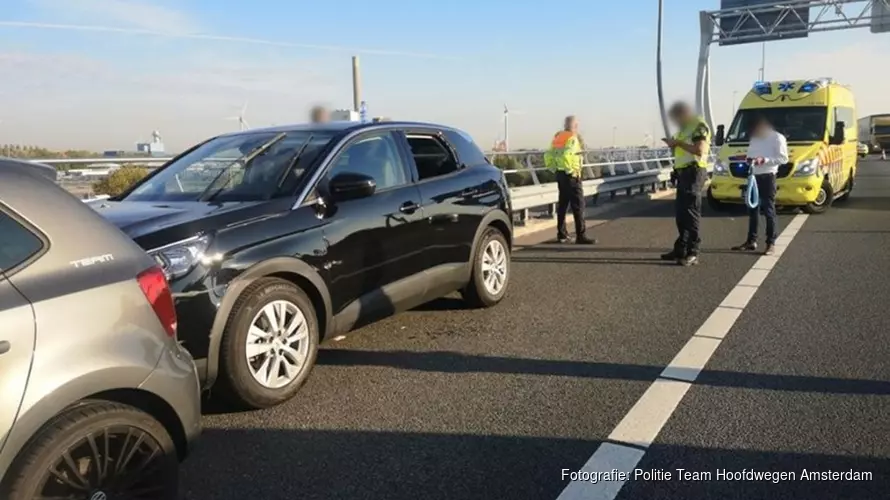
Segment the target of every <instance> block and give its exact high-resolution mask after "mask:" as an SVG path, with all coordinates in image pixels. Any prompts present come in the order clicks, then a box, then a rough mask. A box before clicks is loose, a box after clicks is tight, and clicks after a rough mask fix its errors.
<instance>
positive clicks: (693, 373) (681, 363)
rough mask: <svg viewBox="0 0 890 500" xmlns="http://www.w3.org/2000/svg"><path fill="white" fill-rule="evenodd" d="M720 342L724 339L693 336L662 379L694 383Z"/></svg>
mask: <svg viewBox="0 0 890 500" xmlns="http://www.w3.org/2000/svg"><path fill="white" fill-rule="evenodd" d="M739 312H741V311H739ZM720 342H723V339H715V338H713V337H696V336H693V337H692V338H691V339H689V342H686V345H685V346H683V348H682V349H680V352H678V353H677V355H676V356H674V359H673V361H671V362H670V364H668V365H667V368H665V369H664V371H663V372H661V377H663V378H672V379H678V380H687V381H689V382H694V381H695V379H696V378H697V377H698V374H699V373H700V372H701V370H702V368H704V367H705V364H706V363H707V362H708V360H709V359H711V356H712V355H713V354H714V351H716V350H717V346H719V345H720ZM678 403H679V401H678Z"/></svg>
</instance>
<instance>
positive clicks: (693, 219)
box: [674, 164, 708, 257]
mask: <svg viewBox="0 0 890 500" xmlns="http://www.w3.org/2000/svg"><path fill="white" fill-rule="evenodd" d="M707 178H708V172H707V170H706V169H704V168H700V167H698V166H696V165H694V164H693V165H689V166H687V167H686V168H681V169H679V170H677V200H676V202H675V207H676V218H677V232H678V233H679V235H678V237H677V241H675V242H674V254H676V255H678V256H680V257H683V256H687V255H689V256H691V255H698V252H699V246H700V245H701V237H700V236H699V227H700V225H701V203H702V195H701V192H702V189H703V188H704V185H705V180H706V179H707Z"/></svg>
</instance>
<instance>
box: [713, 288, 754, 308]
mask: <svg viewBox="0 0 890 500" xmlns="http://www.w3.org/2000/svg"><path fill="white" fill-rule="evenodd" d="M756 291H757V287H756V286H740V285H736V286H735V287H734V288H733V289H732V290H730V292H729V295H727V296H726V298H725V299H723V302H721V303H720V306H721V307H735V308H738V309H744V308H745V306H746V305H748V301H750V300H751V297H753V296H754V292H756Z"/></svg>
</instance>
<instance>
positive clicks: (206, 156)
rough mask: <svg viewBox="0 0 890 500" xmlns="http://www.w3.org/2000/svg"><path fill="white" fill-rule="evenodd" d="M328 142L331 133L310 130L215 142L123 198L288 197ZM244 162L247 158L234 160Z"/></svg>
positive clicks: (251, 134)
mask: <svg viewBox="0 0 890 500" xmlns="http://www.w3.org/2000/svg"><path fill="white" fill-rule="evenodd" d="M331 138H332V134H331V133H330V132H325V131H311V130H298V131H291V132H286V133H284V135H282V133H281V132H274V131H258V132H246V133H242V134H236V135H230V136H220V137H216V138H214V139H211V140H209V141H207V142H206V143H204V144H202V145H200V146H198V147H197V148H196V149H195V150H194V151H191V152H189V153H188V154H186V155H184V156H182V157H180V158H178V159H177V160H175V161H173V162H171V163H169V164H167V165H166V166H164V168H163V170H161V171H160V172H158V173H157V175H155V176H153V177H152V178H150V179H148V180H147V181H146V182H145V183H144V184H142V185H140V186H139V187H137V188H136V189H134V190H133V191H132V192H131V193H129V194H128V195H127V196H126V197H124V198H123V199H124V201H195V200H197V199H198V198H200V197H202V196H210V195H213V197H214V199H216V200H217V201H255V200H264V199H268V198H269V197H271V196H275V195H283V194H287V193H288V192H289V190H290V189H292V188H293V187H294V186H296V184H297V183H298V182H299V180H300V179H301V178H302V177H303V176H304V175H305V173H306V171H307V169H308V168H309V166H310V165H311V164H312V162H313V161H314V160H315V158H316V157H317V156H318V154H319V152H320V151H321V150H322V149H323V148H324V146H326V145H327V143H328V142H329V141H330V140H331ZM263 147H265V148H266V149H265V150H264V151H263V152H261V153H259V154H256V155H254V154H253V153H254V152H256V151H261V150H262V148H263ZM297 152H301V154H300V156H299V158H297V161H295V157H296V154H297ZM246 158H251V159H250V161H249V162H247V161H244V162H240V163H239V162H237V161H236V160H239V159H246ZM285 169H288V170H287V171H285Z"/></svg>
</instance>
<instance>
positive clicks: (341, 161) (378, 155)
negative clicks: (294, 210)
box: [328, 132, 408, 191]
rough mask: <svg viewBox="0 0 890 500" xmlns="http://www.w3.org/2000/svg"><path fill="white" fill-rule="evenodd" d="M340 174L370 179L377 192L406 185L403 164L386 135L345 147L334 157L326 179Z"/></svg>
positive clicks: (390, 137)
mask: <svg viewBox="0 0 890 500" xmlns="http://www.w3.org/2000/svg"><path fill="white" fill-rule="evenodd" d="M344 172H350V173H356V174H364V175H368V176H371V177H372V178H373V179H374V181H375V182H376V183H377V190H378V191H379V190H381V189H386V188H391V187H394V186H401V185H403V184H407V183H408V176H407V175H406V174H405V165H404V164H403V163H402V157H401V156H399V150H398V147H397V146H396V141H395V139H393V136H392V134H390V133H389V132H383V133H379V134H374V135H370V136H366V137H362V138H360V139H359V140H358V141H356V142H354V143H352V144H350V145H349V146H347V147H346V149H345V150H344V151H343V152H342V153H340V156H339V157H337V160H336V162H335V163H334V166H333V167H332V168H331V170H330V172H329V173H328V179H333V178H334V177H336V176H337V175H339V174H342V173H344Z"/></svg>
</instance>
